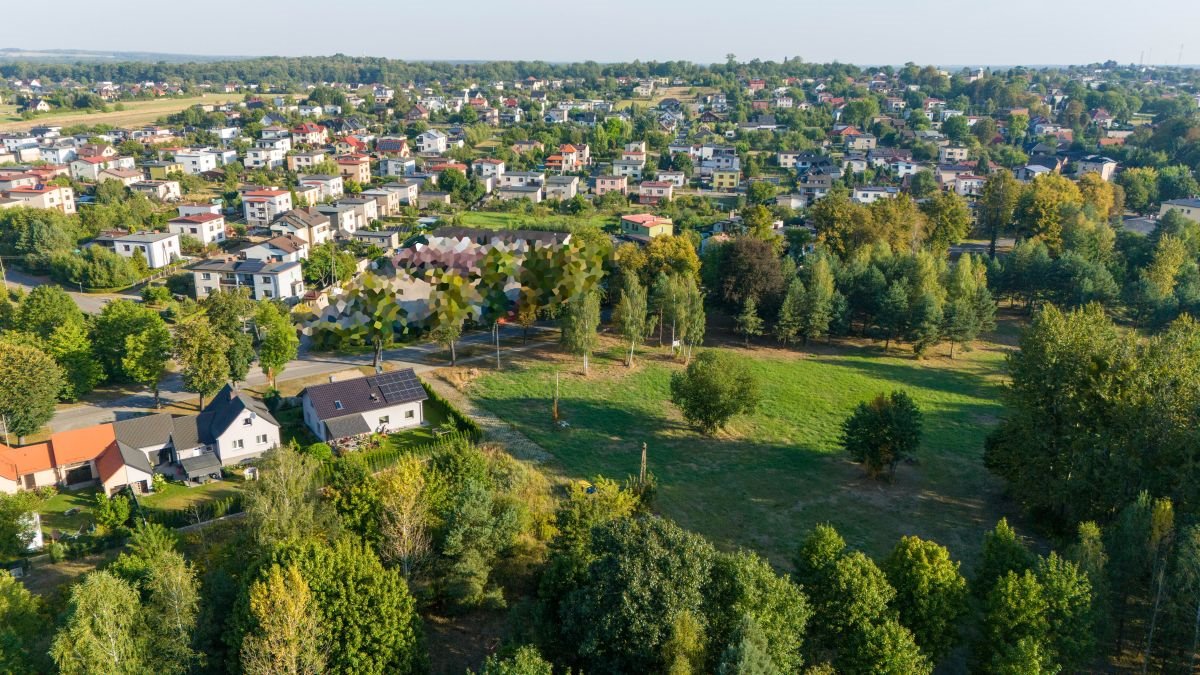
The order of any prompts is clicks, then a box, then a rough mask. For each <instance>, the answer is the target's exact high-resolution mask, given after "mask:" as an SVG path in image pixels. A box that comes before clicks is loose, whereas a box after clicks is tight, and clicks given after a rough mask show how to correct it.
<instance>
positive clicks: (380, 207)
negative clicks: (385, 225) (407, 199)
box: [358, 188, 401, 218]
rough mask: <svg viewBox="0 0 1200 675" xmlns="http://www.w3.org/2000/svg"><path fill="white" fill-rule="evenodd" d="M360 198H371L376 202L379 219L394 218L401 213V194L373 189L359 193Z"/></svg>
mask: <svg viewBox="0 0 1200 675" xmlns="http://www.w3.org/2000/svg"><path fill="white" fill-rule="evenodd" d="M358 196H359V197H364V198H366V197H369V198H371V199H374V200H375V209H376V210H377V211H378V212H379V217H381V218H383V217H387V216H392V215H395V214H397V213H399V212H400V206H401V204H400V193H399V192H393V191H392V190H385V189H383V188H371V189H370V190H363V191H362V192H360V193H358Z"/></svg>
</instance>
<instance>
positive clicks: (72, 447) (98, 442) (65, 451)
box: [50, 424, 117, 466]
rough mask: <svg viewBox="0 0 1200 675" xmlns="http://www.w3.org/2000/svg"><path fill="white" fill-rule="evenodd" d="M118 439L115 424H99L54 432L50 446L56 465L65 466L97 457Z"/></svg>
mask: <svg viewBox="0 0 1200 675" xmlns="http://www.w3.org/2000/svg"><path fill="white" fill-rule="evenodd" d="M116 440H117V436H116V434H115V433H114V432H113V425H111V424H98V425H96V426H94V427H86V428H83V429H75V430H73V431H60V432H59V433H57V434H53V435H52V436H50V447H51V449H52V450H53V453H54V454H53V457H54V463H55V465H57V466H63V465H65V464H73V463H75V462H86V461H88V460H90V459H96V458H97V457H99V456H100V453H102V452H104V449H105V448H107V447H108V446H109V445H112V444H113V443H115V442H116Z"/></svg>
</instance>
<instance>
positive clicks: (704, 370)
mask: <svg viewBox="0 0 1200 675" xmlns="http://www.w3.org/2000/svg"><path fill="white" fill-rule="evenodd" d="M671 401H672V402H673V403H674V404H675V405H677V406H679V408H680V410H681V411H682V412H683V417H684V419H686V420H687V421H688V422H689V423H691V424H693V425H695V426H696V427H697V428H699V429H700V431H702V432H703V433H706V434H713V433H716V432H717V431H718V430H719V429H721V428H722V427H724V426H725V425H726V424H727V423H728V422H729V420H730V419H732V418H733V417H734V415H738V414H740V413H750V412H753V411H754V409H755V408H757V407H758V401H759V386H758V380H757V379H756V378H755V377H754V374H753V373H751V372H750V370H749V369H748V368H747V367H746V364H745V363H744V362H743V361H742V360H741V359H738V358H737V357H735V356H733V355H732V354H730V353H728V352H724V351H717V350H710V351H706V352H701V353H700V355H699V356H697V357H696V359H695V360H694V361H692V362H691V363H689V364H688V366H687V368H686V369H685V370H683V371H680V372H676V373H674V374H673V375H671Z"/></svg>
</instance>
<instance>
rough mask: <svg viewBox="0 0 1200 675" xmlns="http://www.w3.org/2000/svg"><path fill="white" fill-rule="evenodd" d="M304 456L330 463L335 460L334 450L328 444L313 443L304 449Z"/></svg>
mask: <svg viewBox="0 0 1200 675" xmlns="http://www.w3.org/2000/svg"><path fill="white" fill-rule="evenodd" d="M304 454H306V455H308V456H309V457H312V458H313V459H316V460H319V461H322V462H328V461H329V460H331V459H333V448H331V447H329V444H328V443H313V444H312V445H310V446H307V447H306V448H304Z"/></svg>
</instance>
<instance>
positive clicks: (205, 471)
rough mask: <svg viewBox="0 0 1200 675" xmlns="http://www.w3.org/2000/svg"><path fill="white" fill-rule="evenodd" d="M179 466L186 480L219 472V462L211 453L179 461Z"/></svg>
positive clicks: (203, 453)
mask: <svg viewBox="0 0 1200 675" xmlns="http://www.w3.org/2000/svg"><path fill="white" fill-rule="evenodd" d="M179 464H180V465H181V466H183V472H184V473H186V474H187V477H188V478H197V477H199V476H207V475H209V474H210V473H216V472H218V471H220V470H221V460H220V459H217V456H216V455H215V454H213V453H211V452H202V453H200V454H199V455H196V456H195V457H185V458H184V459H181V460H179Z"/></svg>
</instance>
